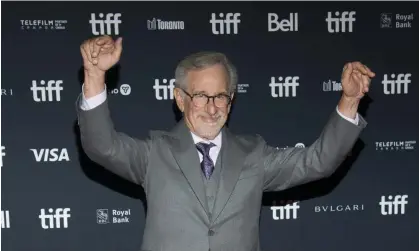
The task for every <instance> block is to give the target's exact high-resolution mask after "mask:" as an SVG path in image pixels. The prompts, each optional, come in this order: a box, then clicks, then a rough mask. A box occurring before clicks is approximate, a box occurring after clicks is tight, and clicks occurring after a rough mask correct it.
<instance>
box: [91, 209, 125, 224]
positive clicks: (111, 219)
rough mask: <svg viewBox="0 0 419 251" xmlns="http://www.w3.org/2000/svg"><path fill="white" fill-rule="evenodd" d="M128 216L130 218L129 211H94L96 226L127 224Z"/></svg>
mask: <svg viewBox="0 0 419 251" xmlns="http://www.w3.org/2000/svg"><path fill="white" fill-rule="evenodd" d="M109 211H110V212H111V215H109ZM130 216H131V209H126V210H116V209H112V210H108V209H97V210H96V222H97V224H108V223H113V224H121V223H129V220H130Z"/></svg>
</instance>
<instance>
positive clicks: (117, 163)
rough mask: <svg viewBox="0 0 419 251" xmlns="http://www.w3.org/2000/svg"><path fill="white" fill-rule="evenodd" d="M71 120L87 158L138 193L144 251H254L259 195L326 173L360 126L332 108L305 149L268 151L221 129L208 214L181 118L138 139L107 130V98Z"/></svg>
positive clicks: (341, 157) (258, 141) (256, 142)
mask: <svg viewBox="0 0 419 251" xmlns="http://www.w3.org/2000/svg"><path fill="white" fill-rule="evenodd" d="M78 118H79V127H80V132H81V142H82V146H83V149H84V151H85V152H86V154H87V155H88V156H89V157H90V159H92V160H93V161H95V162H97V163H98V164H100V165H102V166H103V167H105V168H106V169H108V170H110V171H111V172H113V173H116V174H118V175H119V176H121V177H123V178H125V179H127V180H129V181H132V182H134V183H136V184H140V185H141V186H142V187H143V188H144V190H145V193H146V196H147V204H148V213H147V217H146V225H145V232H144V236H143V243H142V247H141V250H144V251H208V250H211V251H258V250H260V246H259V215H260V208H261V199H262V193H263V192H264V191H280V190H284V189H287V188H290V187H293V186H296V185H300V184H303V183H307V182H310V181H314V180H317V179H320V178H324V177H327V176H329V175H331V174H332V173H333V172H334V171H335V169H336V168H337V167H338V166H339V165H340V164H341V162H342V161H343V160H344V159H345V158H346V156H347V154H348V153H349V151H350V150H351V148H352V147H353V145H354V143H355V141H356V140H357V138H358V136H359V134H360V133H361V131H362V129H363V128H364V127H365V126H366V122H365V120H364V119H363V118H362V117H361V116H360V122H359V125H358V126H357V125H354V124H352V123H351V122H349V121H347V120H345V119H344V118H342V117H341V116H339V114H337V112H336V111H334V112H333V113H332V114H331V116H330V118H329V121H327V123H326V126H325V127H324V129H323V131H322V132H321V134H320V136H319V138H318V139H317V140H316V141H315V142H314V143H313V144H312V145H310V146H308V147H306V148H288V149H286V150H278V149H276V148H275V147H271V146H268V145H267V144H266V142H265V141H264V140H263V139H262V137H260V136H258V135H254V136H238V135H235V134H233V133H231V132H230V131H229V130H228V129H227V128H223V129H222V130H223V137H222V147H221V151H220V155H219V157H218V158H219V159H218V161H217V163H218V162H220V165H221V166H222V169H221V170H222V172H221V175H220V180H219V186H218V193H217V196H216V198H215V202H214V207H213V209H212V210H209V209H208V207H207V204H206V201H205V200H206V198H205V197H206V196H205V191H204V190H205V188H204V184H203V179H202V176H201V170H200V167H199V166H200V165H199V156H198V153H197V150H196V148H195V146H194V142H193V139H192V136H191V134H190V132H189V130H188V128H187V127H186V126H185V124H184V122H183V121H181V122H179V123H178V124H177V125H176V126H175V127H174V129H173V130H171V131H151V133H150V136H149V137H148V138H146V139H142V140H139V139H135V138H132V137H129V136H127V135H126V134H123V133H120V132H117V131H115V129H114V125H113V123H112V120H111V117H110V112H109V109H108V101H106V102H104V103H103V104H101V105H100V106H98V107H96V108H94V109H92V110H88V111H83V110H81V109H79V110H78ZM133 238H137V237H136V236H133Z"/></svg>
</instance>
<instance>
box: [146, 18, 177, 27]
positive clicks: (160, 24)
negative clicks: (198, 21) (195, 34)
mask: <svg viewBox="0 0 419 251" xmlns="http://www.w3.org/2000/svg"><path fill="white" fill-rule="evenodd" d="M147 29H149V30H184V29H185V22H183V21H164V20H161V19H158V18H153V19H151V20H147Z"/></svg>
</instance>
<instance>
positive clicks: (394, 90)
mask: <svg viewBox="0 0 419 251" xmlns="http://www.w3.org/2000/svg"><path fill="white" fill-rule="evenodd" d="M411 76H412V74H410V73H400V74H397V75H396V74H394V73H393V74H390V76H389V75H388V74H384V79H383V81H382V82H381V83H382V84H383V91H384V94H386V95H393V94H408V93H409V84H410V83H412V80H411V79H410V77H411Z"/></svg>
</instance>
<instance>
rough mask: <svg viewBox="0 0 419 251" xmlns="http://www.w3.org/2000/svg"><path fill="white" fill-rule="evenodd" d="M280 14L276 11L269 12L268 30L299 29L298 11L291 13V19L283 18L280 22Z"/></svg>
mask: <svg viewBox="0 0 419 251" xmlns="http://www.w3.org/2000/svg"><path fill="white" fill-rule="evenodd" d="M278 19H279V16H278V14H276V13H268V31H269V32H275V31H278V30H281V31H298V13H290V15H289V19H282V20H281V21H280V22H278Z"/></svg>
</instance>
